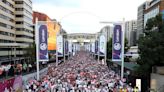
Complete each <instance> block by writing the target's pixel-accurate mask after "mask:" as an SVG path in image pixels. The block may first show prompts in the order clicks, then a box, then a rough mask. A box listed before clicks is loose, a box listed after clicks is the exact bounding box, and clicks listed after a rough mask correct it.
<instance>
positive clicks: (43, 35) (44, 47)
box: [39, 25, 48, 61]
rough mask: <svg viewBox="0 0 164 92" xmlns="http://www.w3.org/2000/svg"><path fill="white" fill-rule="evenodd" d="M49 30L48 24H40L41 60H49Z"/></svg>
mask: <svg viewBox="0 0 164 92" xmlns="http://www.w3.org/2000/svg"><path fill="white" fill-rule="evenodd" d="M47 43H48V30H47V26H46V25H40V26H39V61H48V44H47Z"/></svg>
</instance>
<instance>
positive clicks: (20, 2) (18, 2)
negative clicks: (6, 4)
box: [15, 1, 23, 4]
mask: <svg viewBox="0 0 164 92" xmlns="http://www.w3.org/2000/svg"><path fill="white" fill-rule="evenodd" d="M15 4H23V1H15Z"/></svg>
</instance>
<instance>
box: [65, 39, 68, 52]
mask: <svg viewBox="0 0 164 92" xmlns="http://www.w3.org/2000/svg"><path fill="white" fill-rule="evenodd" d="M65 54H66V55H68V41H67V40H66V41H65Z"/></svg>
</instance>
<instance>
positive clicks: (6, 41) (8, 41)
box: [0, 39, 14, 43]
mask: <svg viewBox="0 0 164 92" xmlns="http://www.w3.org/2000/svg"><path fill="white" fill-rule="evenodd" d="M13 42H14V41H12V40H4V39H0V43H13Z"/></svg>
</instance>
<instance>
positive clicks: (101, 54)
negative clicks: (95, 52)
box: [99, 35, 106, 56]
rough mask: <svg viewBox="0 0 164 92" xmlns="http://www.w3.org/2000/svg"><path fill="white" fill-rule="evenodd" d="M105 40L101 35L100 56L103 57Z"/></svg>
mask: <svg viewBox="0 0 164 92" xmlns="http://www.w3.org/2000/svg"><path fill="white" fill-rule="evenodd" d="M105 43H106V39H105V35H101V36H100V52H99V53H100V56H104V55H105V52H106V48H105V47H106V46H105V45H106V44H105Z"/></svg>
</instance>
